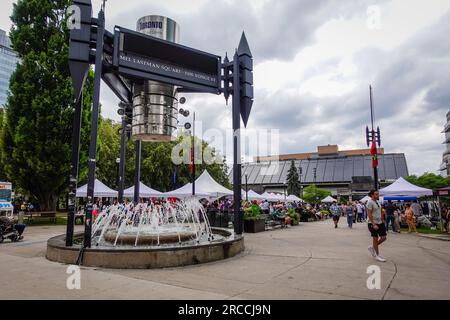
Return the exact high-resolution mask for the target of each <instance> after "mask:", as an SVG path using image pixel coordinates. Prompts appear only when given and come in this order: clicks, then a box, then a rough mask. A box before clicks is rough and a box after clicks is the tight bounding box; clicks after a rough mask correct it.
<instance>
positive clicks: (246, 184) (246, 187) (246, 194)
mask: <svg viewBox="0 0 450 320" xmlns="http://www.w3.org/2000/svg"><path fill="white" fill-rule="evenodd" d="M245 201H247V202H248V176H247V174H245Z"/></svg>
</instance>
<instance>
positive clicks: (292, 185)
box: [287, 160, 300, 196]
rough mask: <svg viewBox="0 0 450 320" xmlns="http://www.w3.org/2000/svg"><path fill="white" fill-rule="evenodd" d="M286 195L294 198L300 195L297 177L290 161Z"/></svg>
mask: <svg viewBox="0 0 450 320" xmlns="http://www.w3.org/2000/svg"><path fill="white" fill-rule="evenodd" d="M287 193H288V195H291V194H292V195H294V196H299V195H300V182H299V175H298V171H297V167H296V166H295V163H294V160H292V161H291V167H290V168H289V171H288V175H287Z"/></svg>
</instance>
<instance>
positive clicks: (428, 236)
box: [417, 233, 450, 241]
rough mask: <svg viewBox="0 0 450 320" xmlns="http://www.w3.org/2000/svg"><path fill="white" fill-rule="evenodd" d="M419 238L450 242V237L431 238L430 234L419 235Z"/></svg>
mask: <svg viewBox="0 0 450 320" xmlns="http://www.w3.org/2000/svg"><path fill="white" fill-rule="evenodd" d="M417 235H418V236H419V237H423V238H428V239H434V240H441V241H450V237H448V238H441V237H436V236H430V235H428V234H421V233H419V234H417Z"/></svg>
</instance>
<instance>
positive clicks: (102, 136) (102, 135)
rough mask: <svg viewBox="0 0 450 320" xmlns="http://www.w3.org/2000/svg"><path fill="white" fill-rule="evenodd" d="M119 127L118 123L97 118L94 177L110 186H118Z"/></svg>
mask: <svg viewBox="0 0 450 320" xmlns="http://www.w3.org/2000/svg"><path fill="white" fill-rule="evenodd" d="M119 129H120V124H118V123H114V122H113V121H112V120H110V119H103V118H100V119H99V131H98V136H99V141H98V156H97V166H96V177H97V179H99V180H100V181H102V182H103V183H104V184H106V185H107V186H110V187H111V188H118V185H117V167H118V165H117V162H116V160H117V158H118V157H119V153H120V134H119ZM86 178H87V177H86Z"/></svg>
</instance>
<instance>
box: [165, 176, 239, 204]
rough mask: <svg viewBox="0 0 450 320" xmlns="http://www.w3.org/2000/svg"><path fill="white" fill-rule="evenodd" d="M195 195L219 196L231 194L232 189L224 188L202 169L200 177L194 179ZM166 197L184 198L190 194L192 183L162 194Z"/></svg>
mask: <svg viewBox="0 0 450 320" xmlns="http://www.w3.org/2000/svg"><path fill="white" fill-rule="evenodd" d="M195 195H196V196H198V197H205V198H220V197H223V196H232V195H233V191H232V190H229V189H227V188H225V187H224V186H222V185H221V184H220V183H218V182H217V181H216V180H214V179H213V178H212V177H211V175H210V174H209V172H208V171H207V170H205V171H203V173H202V174H201V176H200V177H198V178H197V180H195ZM163 196H164V197H166V198H170V197H173V198H186V197H190V196H192V183H188V184H186V185H184V186H182V187H181V188H178V189H176V190H173V191H169V192H166V193H164V194H163Z"/></svg>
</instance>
